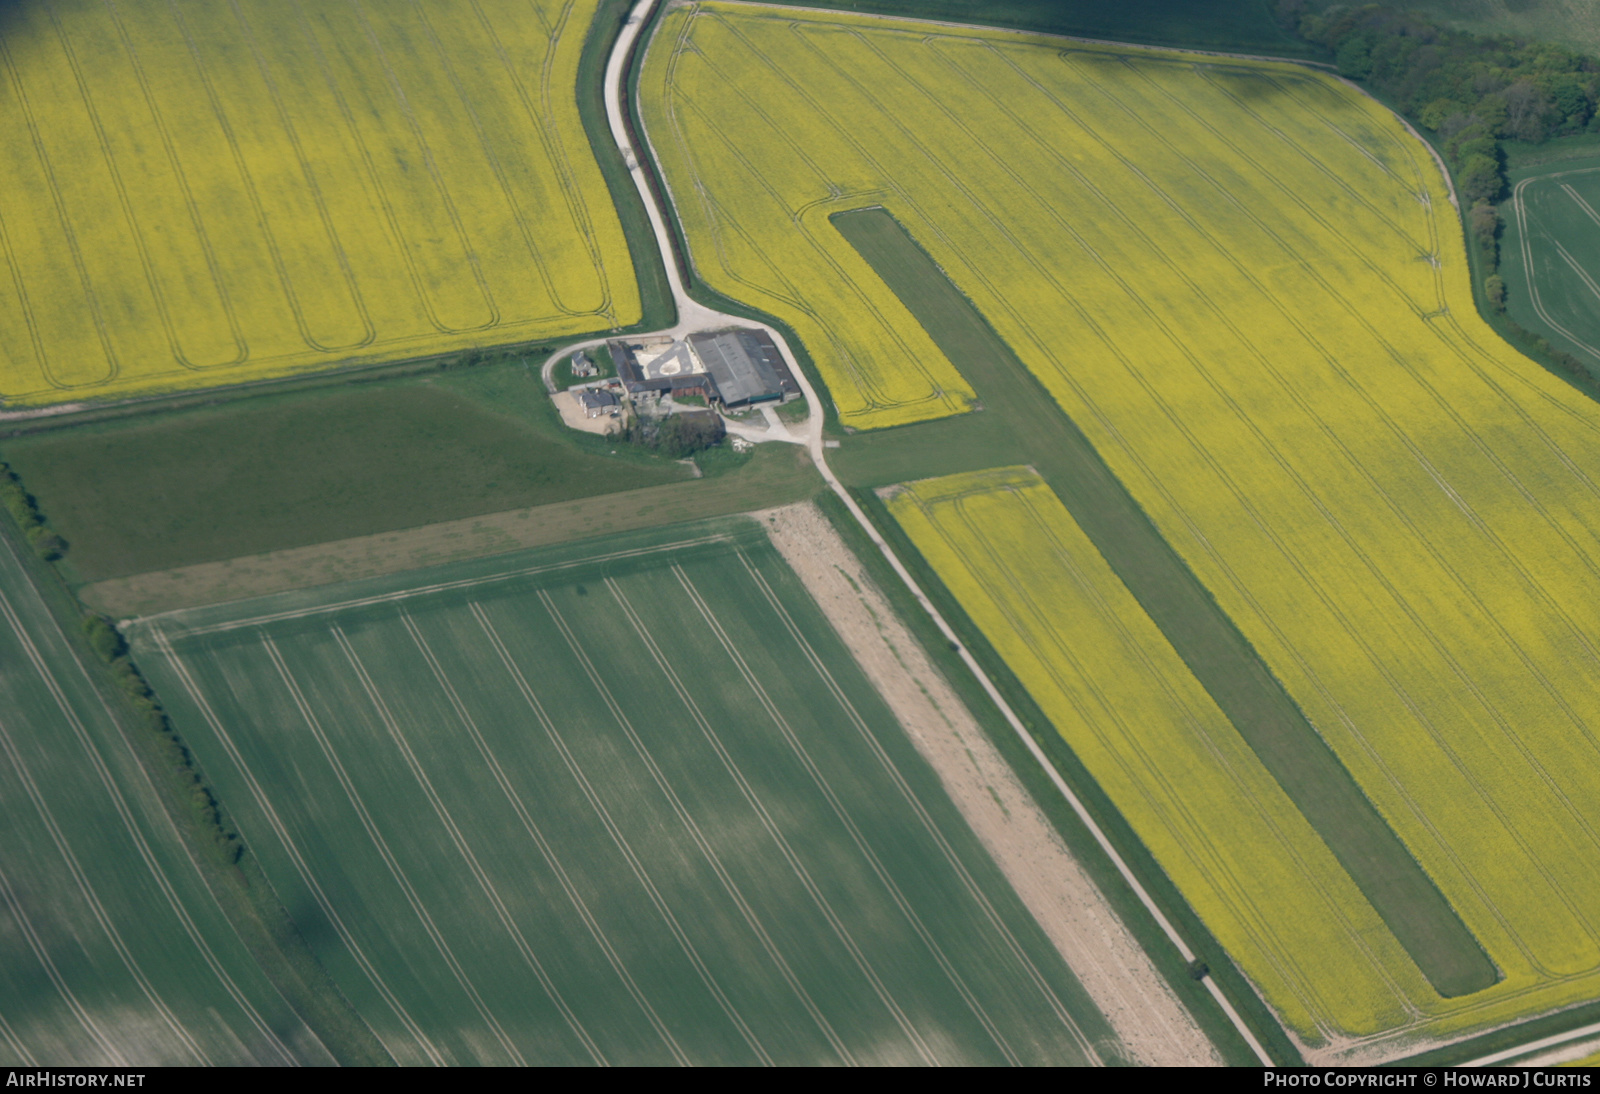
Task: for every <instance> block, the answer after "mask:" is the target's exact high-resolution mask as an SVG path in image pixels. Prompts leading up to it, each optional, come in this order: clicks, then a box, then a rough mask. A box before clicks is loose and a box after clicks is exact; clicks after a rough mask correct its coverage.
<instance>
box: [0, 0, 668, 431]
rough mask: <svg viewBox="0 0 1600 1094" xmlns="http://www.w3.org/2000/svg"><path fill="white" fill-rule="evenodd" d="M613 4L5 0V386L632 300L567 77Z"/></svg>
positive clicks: (17, 388)
mask: <svg viewBox="0 0 1600 1094" xmlns="http://www.w3.org/2000/svg"><path fill="white" fill-rule="evenodd" d="M596 8H597V3H596V0H538V2H533V3H525V2H522V0H433V2H431V3H428V4H369V5H360V4H305V3H297V2H279V0H241V2H239V3H232V4H224V5H218V4H206V3H198V2H196V0H173V2H171V3H162V2H159V0H122V2H120V3H116V4H101V3H96V2H94V0H70V2H65V3H9V4H6V5H5V6H4V10H3V12H0V17H3V18H4V20H5V33H4V35H3V36H0V109H3V111H4V113H5V117H6V118H7V120H8V122H9V123H10V124H8V125H7V126H6V128H5V130H4V132H3V134H0V192H3V193H4V194H5V195H6V200H5V207H4V209H3V210H0V258H3V260H4V261H3V269H0V313H4V314H5V315H6V316H7V317H8V319H9V320H10V321H8V322H6V323H5V324H3V325H0V400H3V401H4V402H6V403H13V404H30V405H36V404H47V403H59V402H65V401H69V400H79V399H86V398H89V399H100V398H111V397H125V396H128V395H134V394H142V393H148V392H154V391H172V390H178V389H187V388H198V387H208V386H212V385H216V384H222V383H237V382H240V381H246V380H259V379H265V378H271V377H277V376H283V375H287V374H290V373H295V372H304V371H307V370H310V369H317V368H327V367H330V366H334V365H341V364H348V363H351V362H358V361H384V360H396V359H400V358H405V357H415V356H422V355H427V354H433V353H440V352H449V351H452V350H457V349H461V348H463V347H466V346H476V345H488V344H503V343H511V342H522V341H530V340H536V339H543V338H549V337H555V336H560V335H565V334H573V333H576V332H579V331H593V330H606V329H610V328H614V327H618V326H625V325H627V324H630V323H633V322H635V321H637V320H638V318H639V315H640V300H639V292H638V287H637V285H636V284H635V282H634V277H633V265H632V262H631V260H630V257H629V253H628V248H627V243H626V241H625V239H624V237H623V233H622V228H621V225H620V223H619V221H618V218H617V214H616V211H615V210H614V209H613V208H612V206H611V204H610V202H609V200H607V197H608V195H607V190H606V186H605V183H604V181H603V179H602V177H601V174H600V169H599V167H598V165H597V163H596V161H595V158H594V154H593V153H592V151H591V150H590V146H589V139H588V136H587V134H586V132H585V130H584V128H583V126H582V124H581V123H580V118H579V112H578V103H577V97H576V96H575V94H574V86H575V84H576V81H577V74H578V69H579V61H580V57H581V55H582V53H583V48H584V42H585V36H586V34H587V32H588V30H589V23H590V20H591V19H592V18H593V17H594V15H595V12H596Z"/></svg>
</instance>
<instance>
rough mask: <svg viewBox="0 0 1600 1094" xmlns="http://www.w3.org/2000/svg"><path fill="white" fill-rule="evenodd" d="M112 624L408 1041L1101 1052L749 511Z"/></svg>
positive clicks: (1057, 962) (1082, 1015)
mask: <svg viewBox="0 0 1600 1094" xmlns="http://www.w3.org/2000/svg"><path fill="white" fill-rule="evenodd" d="M130 633H131V638H132V642H133V646H134V649H135V653H136V655H137V656H138V657H139V658H140V660H141V664H143V665H144V666H145V669H146V671H147V672H149V673H150V674H151V675H152V677H153V678H154V679H155V680H156V681H157V682H158V686H159V689H160V691H161V694H162V696H163V698H164V699H165V700H166V701H167V702H168V704H169V706H170V708H171V710H172V712H173V715H174V718H175V720H176V722H177V724H178V725H180V726H181V727H182V729H183V731H184V732H185V734H186V735H187V738H188V740H189V741H190V743H191V746H192V747H193V749H194V750H195V752H196V754H197V755H198V756H199V758H200V760H201V762H202V763H203V765H204V766H205V767H206V769H207V771H208V773H209V776H210V777H211V778H212V779H213V780H214V781H215V784H216V785H217V787H218V788H219V791H220V792H221V794H222V796H223V797H224V799H225V800H226V801H227V802H228V803H229V806H230V808H231V809H232V810H233V814H234V816H235V818H236V820H237V822H238V824H239V827H240V829H241V831H242V832H243V833H244V835H245V839H246V841H247V843H248V844H249V846H250V847H251V849H252V852H253V854H254V855H255V856H256V857H257V858H258V859H259V860H260V861H261V862H262V864H263V866H264V868H265V870H266V872H267V874H268V875H269V876H270V877H271V879H272V882H273V885H274V886H275V888H276V890H277V892H278V894H279V895H280V897H282V899H283V900H284V902H285V904H286V905H287V906H288V908H289V909H290V911H291V913H292V915H293V916H294V918H295V920H296V922H297V923H298V924H299V926H300V928H301V930H302V932H303V933H304V934H305V935H306V937H307V938H308V940H309V942H310V944H311V946H312V947H313V949H314V950H315V951H316V952H317V954H318V956H319V957H320V959H321V961H322V963H323V965H324V966H325V967H326V968H327V969H328V970H329V972H330V973H331V975H332V976H333V978H334V979H335V981H336V982H337V983H338V985H339V987H340V988H341V989H342V991H343V993H344V994H345V996H346V997H348V998H349V999H350V1001H351V1002H352V1004H354V1006H355V1007H356V1008H357V1010H359V1011H360V1013H361V1014H362V1016H363V1017H364V1018H365V1020H366V1021H367V1023H368V1024H369V1025H370V1026H371V1028H372V1029H373V1031H374V1032H375V1033H376V1034H377V1035H378V1037H379V1038H380V1039H381V1040H382V1041H383V1043H384V1044H385V1045H386V1046H387V1048H388V1049H389V1051H390V1052H391V1053H392V1054H393V1055H394V1057H395V1058H396V1059H397V1060H399V1061H401V1062H407V1063H426V1062H434V1063H441V1062H449V1063H458V1062H459V1063H465V1062H484V1063H514V1062H528V1063H597V1062H610V1063H673V1062H693V1063H758V1062H769V1061H770V1062H777V1063H810V1062H817V1063H821V1062H834V1063H838V1062H852V1061H853V1062H858V1063H870V1062H924V1063H1003V1062H1007V1061H1011V1062H1023V1063H1084V1062H1096V1061H1103V1062H1116V1061H1117V1060H1118V1058H1119V1053H1118V1049H1117V1046H1116V1044H1115V1042H1114V1039H1113V1035H1112V1034H1111V1032H1110V1030H1109V1027H1108V1026H1107V1025H1106V1023H1105V1021H1104V1020H1103V1019H1102V1018H1101V1017H1100V1016H1099V1015H1098V1014H1097V1013H1096V1012H1095V1011H1094V1010H1093V1008H1092V1006H1091V1005H1090V1004H1089V1003H1088V1001H1087V998H1086V997H1085V996H1084V995H1083V993H1082V991H1081V989H1080V988H1079V987H1078V986H1077V984H1076V982H1075V980H1074V979H1073V977H1072V975H1071V974H1070V972H1069V971H1068V970H1067V968H1066V966H1065V965H1064V963H1063V962H1062V961H1061V959H1060V957H1059V956H1058V955H1057V954H1056V953H1055V951H1054V950H1053V949H1052V948H1051V947H1050V945H1049V943H1048V942H1047V940H1046V939H1045V937H1044V935H1043V933H1042V932H1041V931H1040V929H1039V928H1038V926H1037V925H1036V924H1035V923H1034V922H1033V921H1032V919H1031V918H1030V917H1029V916H1028V914H1027V913H1026V911H1025V910H1024V909H1023V907H1022V905H1021V904H1020V902H1019V901H1018V900H1017V899H1016V897H1015V896H1014V894H1013V893H1012V892H1011V890H1010V888H1009V886H1008V885H1007V883H1006V882H1005V881H1004V879H1003V877H1002V875H1000V873H999V871H998V870H997V868H996V867H995V866H994V865H993V863H992V862H991V861H990V860H989V859H988V857H987V855H986V854H985V853H984V851H983V850H982V848H981V846H980V845H979V844H978V843H977V841H976V839H975V837H973V835H972V834H971V832H970V831H969V830H968V829H967V828H966V827H965V825H964V823H963V821H962V820H961V818H960V815H959V814H958V813H957V812H956V811H955V809H954V807H953V806H952V805H951V803H950V802H949V800H948V798H946V796H945V795H944V793H943V791H942V789H941V788H940V786H939V784H938V781H937V779H936V778H935V777H934V775H933V774H932V772H931V770H929V769H928V768H927V767H926V766H925V764H924V763H923V762H922V760H921V759H920V757H919V755H918V753H917V752H916V751H915V749H914V748H913V747H912V746H911V743H910V742H909V741H908V740H907V739H906V737H905V735H904V733H903V731H902V730H901V729H900V728H899V727H898V724H897V723H896V722H895V720H894V718H893V717H892V715H891V714H890V713H889V712H888V710H887V709H886V708H885V707H884V706H883V704H882V701H881V700H880V699H879V698H878V696H877V694H876V692H874V691H873V689H872V687H871V686H870V685H869V684H868V683H867V682H866V680H865V678H864V677H863V676H862V675H861V673H860V670H859V669H858V668H857V667H856V666H855V664H854V662H853V661H852V660H851V659H850V657H849V655H848V653H847V652H846V651H845V649H844V648H843V646H842V645H841V643H840V641H839V640H838V638H837V637H836V636H835V635H834V634H833V632H832V631H831V630H830V629H829V628H828V626H827V624H826V622H825V621H824V620H823V618H822V616H821V614H820V612H819V611H818V609H817V608H816V606H815V605H814V604H813V603H812V602H811V601H810V600H809V599H808V597H807V595H806V594H805V592H804V590H803V588H802V587H801V586H800V585H799V583H798V580H797V579H796V578H795V577H794V575H793V574H792V573H791V572H790V571H789V570H788V569H787V567H786V566H785V565H784V564H783V563H782V561H781V560H780V559H779V557H778V556H777V554H776V552H775V551H774V550H773V549H772V548H771V546H770V545H769V544H768V542H767V540H766V538H765V536H764V534H763V533H762V531H761V529H760V527H759V526H758V525H756V524H755V523H754V522H751V521H748V520H740V521H732V522H727V521H725V522H722V523H715V524H709V525H691V526H686V527H684V526H680V527H679V528H678V529H676V530H674V531H672V532H670V533H668V532H662V531H657V532H653V533H649V534H637V535H633V536H629V537H615V538H611V539H605V540H591V541H588V542H586V543H584V544H575V545H568V546H566V547H562V548H555V549H549V550H544V551H541V552H533V553H527V554H523V555H515V556H508V557H506V558H503V559H499V560H495V561H493V562H487V561H486V562H479V563H473V564H463V565H458V566H453V567H450V568H447V569H441V570H434V571H423V572H421V573H419V574H413V575H409V576H408V577H405V578H390V579H384V580H377V581H371V582H364V583H356V584H351V585H344V586H339V587H336V588H333V589H328V590H322V591H318V592H315V593H312V592H299V593H293V594H285V595H283V596H278V597H273V598H265V599H261V600H256V601H248V602H242V603H237V604H233V605H226V606H219V607H215V608H205V609H195V610H191V611H187V612H182V613H175V614H170V615H163V616H155V617H151V618H147V619H144V620H140V621H137V622H135V623H134V624H132V625H131V627H130Z"/></svg>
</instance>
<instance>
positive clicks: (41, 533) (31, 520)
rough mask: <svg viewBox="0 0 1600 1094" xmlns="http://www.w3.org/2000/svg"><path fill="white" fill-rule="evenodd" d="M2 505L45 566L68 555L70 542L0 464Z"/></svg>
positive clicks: (0, 499) (14, 476) (11, 472)
mask: <svg viewBox="0 0 1600 1094" xmlns="http://www.w3.org/2000/svg"><path fill="white" fill-rule="evenodd" d="M0 505H4V506H5V508H6V511H7V512H9V513H10V514H11V517H12V519H13V520H15V521H16V522H17V527H19V528H21V529H22V534H23V536H24V537H25V538H26V539H27V541H28V546H30V547H32V548H33V550H34V553H35V554H37V555H38V556H39V557H40V558H42V559H44V560H45V561H46V562H54V561H56V560H57V559H58V558H61V557H62V556H63V555H65V554H66V553H67V541H66V540H64V539H62V538H61V536H59V535H58V534H57V533H56V531H55V530H54V529H53V528H51V527H50V522H49V521H47V520H45V519H44V514H43V513H41V512H40V511H39V502H38V499H37V498H35V497H34V496H33V495H32V494H30V493H28V491H27V489H26V488H25V487H24V486H23V485H22V480H21V479H19V478H18V477H17V473H16V472H15V471H13V470H11V466H10V465H9V464H4V463H0Z"/></svg>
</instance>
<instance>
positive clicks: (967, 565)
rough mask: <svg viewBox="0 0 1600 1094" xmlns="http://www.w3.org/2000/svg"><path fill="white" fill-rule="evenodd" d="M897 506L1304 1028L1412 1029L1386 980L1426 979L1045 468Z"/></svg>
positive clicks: (1013, 662)
mask: <svg viewBox="0 0 1600 1094" xmlns="http://www.w3.org/2000/svg"><path fill="white" fill-rule="evenodd" d="M889 510H890V512H892V513H893V514H894V516H895V519H896V520H897V521H899V523H900V525H901V527H902V528H904V529H905V531H906V534H907V535H909V536H910V537H911V541H912V542H913V543H915V544H916V546H917V549H918V550H919V551H921V552H922V555H923V557H924V558H926V559H927V560H928V563H929V564H930V565H932V566H933V568H934V569H935V570H936V571H938V573H939V576H940V577H941V578H942V579H943V580H944V582H945V584H946V585H947V586H948V587H949V588H950V590H951V592H953V593H954V594H955V596H956V598H957V599H958V600H960V601H961V606H962V607H963V608H964V609H965V610H966V612H967V614H968V615H969V616H971V618H972V620H973V622H974V623H976V624H977V625H978V627H979V628H980V629H981V630H982V631H983V633H984V636H985V637H986V638H988V639H989V641H990V643H991V644H992V645H993V646H994V648H995V650H996V651H997V652H998V653H999V654H1000V655H1001V656H1002V657H1004V658H1005V660H1006V664H1008V665H1009V666H1011V668H1012V670H1013V671H1014V672H1015V673H1016V674H1017V678H1018V679H1019V680H1021V681H1022V683H1023V684H1024V686H1026V687H1027V688H1028V691H1029V693H1030V694H1031V695H1033V696H1034V698H1035V699H1036V700H1037V701H1038V703H1039V707H1040V709H1041V710H1043V711H1044V713H1045V715H1046V716H1047V717H1049V719H1050V721H1051V722H1052V723H1053V724H1054V725H1055V727H1056V728H1057V730H1059V732H1060V733H1061V735H1062V736H1063V737H1064V738H1066V740H1067V743H1068V744H1070V745H1071V746H1072V748H1073V751H1074V752H1075V753H1076V754H1077V755H1078V757H1079V758H1080V759H1081V760H1082V761H1083V763H1084V766H1085V767H1087V768H1088V770H1089V773H1090V774H1091V775H1093V776H1094V778H1095V780H1096V781H1097V782H1098V783H1099V784H1100V785H1101V787H1102V788H1104V789H1105V791H1106V793H1107V794H1109V795H1110V796H1111V798H1112V800H1113V801H1115V802H1116V803H1117V804H1118V806H1119V807H1120V808H1121V810H1122V812H1123V814H1124V815H1125V816H1126V817H1127V818H1128V822H1129V823H1130V824H1132V825H1133V827H1134V830H1135V831H1136V832H1138V834H1139V837H1140V839H1142V840H1143V841H1144V843H1145V845H1146V846H1147V847H1149V848H1150V850H1151V852H1152V853H1153V854H1154V855H1155V856H1156V859H1157V861H1158V862H1160V863H1161V866H1162V868H1163V869H1165V870H1166V872H1167V874H1168V875H1169V876H1170V877H1171V878H1172V879H1173V880H1174V881H1175V882H1176V883H1177V884H1178V887H1179V888H1180V889H1182V890H1183V892H1184V894H1185V895H1186V896H1187V897H1188V898H1189V900H1190V901H1191V902H1193V903H1194V905H1195V906H1196V908H1198V909H1199V910H1200V912H1201V914H1202V915H1203V916H1204V918H1205V919H1206V921H1207V925H1208V926H1209V927H1210V928H1211V930H1212V931H1213V933H1214V934H1216V936H1217V939H1218V941H1220V942H1222V944H1223V945H1225V946H1226V947H1227V948H1228V950H1229V952H1230V953H1232V954H1233V955H1234V957H1235V959H1236V960H1238V961H1239V963H1240V964H1241V965H1242V966H1243V967H1244V968H1245V969H1246V970H1247V971H1248V972H1250V973H1251V975H1252V976H1254V977H1255V978H1256V981H1257V983H1259V984H1260V985H1261V987H1262V988H1263V990H1264V991H1265V993H1266V995H1267V997H1268V998H1269V999H1272V1000H1273V1001H1275V1002H1277V1003H1278V1004H1279V1006H1280V1009H1281V1010H1282V1011H1283V1012H1284V1014H1285V1017H1286V1018H1287V1019H1288V1020H1289V1021H1290V1022H1291V1023H1292V1024H1293V1025H1294V1026H1295V1027H1296V1028H1299V1029H1301V1030H1305V1031H1308V1032H1309V1031H1313V1030H1314V1031H1317V1032H1319V1033H1321V1034H1323V1035H1324V1036H1327V1037H1332V1036H1335V1035H1337V1034H1339V1033H1340V1032H1343V1031H1342V1030H1341V1029H1340V1028H1339V1027H1338V1026H1336V1025H1331V1023H1335V1022H1339V1021H1341V1020H1344V1021H1356V1022H1369V1023H1374V1022H1375V1023H1376V1024H1377V1027H1378V1028H1384V1027H1386V1026H1391V1025H1395V1024H1402V1023H1404V1022H1405V1021H1407V1020H1408V1019H1409V1017H1410V1015H1409V1014H1407V1012H1406V1008H1405V1004H1404V1002H1403V996H1402V995H1398V994H1397V993H1396V992H1395V991H1393V990H1392V988H1391V985H1390V983H1389V982H1388V976H1387V975H1386V972H1385V970H1396V971H1397V972H1398V974H1399V976H1400V979H1401V981H1402V986H1403V989H1404V992H1405V993H1407V994H1409V993H1415V992H1426V991H1427V990H1428V986H1427V981H1425V980H1424V979H1423V978H1422V976H1421V974H1420V973H1418V972H1416V971H1415V969H1414V967H1413V966H1411V964H1410V962H1409V961H1408V960H1407V959H1406V956H1405V953H1404V951H1403V950H1401V949H1400V945H1399V943H1398V942H1397V941H1395V939H1394V936H1393V935H1391V934H1390V933H1389V932H1388V930H1387V929H1386V928H1385V927H1384V925H1383V922H1382V921H1381V920H1380V919H1379V918H1378V915H1377V913H1376V912H1375V911H1373V909H1372V907H1371V905H1369V904H1368V903H1367V901H1366V898H1364V897H1363V896H1362V895H1361V892H1360V890H1358V889H1357V888H1356V886H1355V883H1354V882H1352V881H1351V880H1350V878H1349V875H1347V874H1346V873H1345V872H1344V869H1343V867H1341V866H1340V865H1339V863H1338V861H1337V860H1336V859H1335V858H1334V857H1333V855H1332V853H1331V852H1329V850H1328V848H1327V847H1326V845H1324V844H1323V842H1322V840H1321V839H1319V838H1318V836H1317V834H1316V832H1315V831H1314V830H1313V829H1312V828H1311V826H1310V825H1309V824H1308V823H1307V822H1306V820H1305V818H1304V817H1303V816H1301V815H1300V812H1299V810H1298V809H1296V808H1295V806H1294V803H1293V802H1291V801H1290V800H1289V798H1288V796H1287V795H1286V794H1284V792H1283V790H1282V789H1281V788H1280V787H1279V786H1278V784H1277V782H1276V781H1274V779H1273V778H1272V776H1271V775H1270V774H1269V773H1268V772H1267V770H1266V769H1265V768H1264V767H1262V765H1261V761H1259V760H1258V759H1256V756H1255V753H1254V752H1252V751H1251V750H1250V746H1249V744H1248V743H1246V742H1245V740H1244V739H1243V738H1242V737H1240V735H1239V733H1238V731H1236V730H1235V729H1234V728H1233V725H1232V723H1230V722H1229V721H1228V719H1227V718H1226V716H1224V715H1223V713H1222V711H1220V710H1218V709H1217V706H1216V704H1215V703H1214V702H1213V701H1212V699H1211V696H1210V695H1208V694H1207V693H1206V691H1205V689H1204V688H1202V687H1201V686H1200V683H1199V682H1198V681H1197V680H1195V678H1194V676H1193V675H1192V674H1191V673H1190V672H1189V669H1188V668H1187V667H1186V666H1185V665H1184V663H1183V662H1182V661H1181V660H1179V658H1178V655H1177V653H1176V652H1174V651H1173V649H1172V647H1171V646H1170V645H1168V643H1167V640H1166V639H1165V638H1164V637H1163V636H1162V634H1161V632H1160V631H1159V630H1158V629H1157V628H1156V625H1155V624H1154V623H1153V622H1151V620H1150V618H1149V617H1148V616H1147V615H1145V613H1144V610H1143V609H1142V608H1140V607H1139V604H1138V602H1137V601H1135V600H1134V599H1133V597H1132V596H1131V595H1130V594H1129V592H1128V590H1127V589H1126V588H1125V587H1124V586H1123V585H1122V583H1121V582H1120V581H1119V580H1118V579H1117V576H1116V575H1115V574H1114V573H1112V571H1111V567H1110V566H1108V565H1107V564H1106V561H1105V559H1104V558H1102V557H1101V556H1100V553H1099V552H1098V551H1097V550H1095V547H1094V545H1093V544H1092V543H1090V542H1089V540H1088V538H1087V537H1086V536H1085V535H1084V534H1083V532H1082V531H1081V530H1080V529H1079V528H1078V525H1077V524H1076V523H1075V522H1074V521H1073V519H1072V516H1071V515H1070V514H1069V513H1068V512H1067V510H1066V507H1065V506H1063V505H1062V504H1061V502H1060V501H1059V500H1057V498H1056V496H1055V494H1053V493H1052V492H1051V490H1050V488H1049V487H1048V486H1046V485H1045V484H1044V482H1042V481H1041V480H1040V479H1039V478H1038V476H1036V475H1035V474H1034V473H1033V472H1031V471H1029V470H1027V469H1026V468H1003V469H1000V470H997V471H984V472H978V473H975V474H967V475H951V476H949V477H947V478H942V479H930V480H927V481H924V482H918V483H913V484H911V485H910V486H908V487H906V488H904V489H902V490H900V491H898V492H897V493H896V494H895V495H894V496H893V497H891V498H890V500H889ZM1334 953H1337V954H1341V955H1344V959H1343V960H1342V961H1341V962H1340V967H1339V972H1340V975H1337V976H1330V975H1328V972H1329V966H1328V963H1327V961H1326V960H1325V958H1324V957H1323V955H1325V954H1334Z"/></svg>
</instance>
